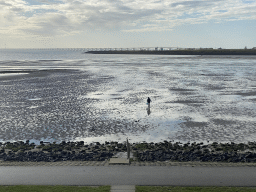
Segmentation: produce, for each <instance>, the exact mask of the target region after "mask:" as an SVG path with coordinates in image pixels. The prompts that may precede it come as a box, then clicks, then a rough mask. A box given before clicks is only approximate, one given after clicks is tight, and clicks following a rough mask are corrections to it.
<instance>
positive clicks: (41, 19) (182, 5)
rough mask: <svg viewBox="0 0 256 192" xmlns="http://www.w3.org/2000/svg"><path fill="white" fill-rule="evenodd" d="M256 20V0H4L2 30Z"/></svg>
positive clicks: (42, 32)
mask: <svg viewBox="0 0 256 192" xmlns="http://www.w3.org/2000/svg"><path fill="white" fill-rule="evenodd" d="M255 19H256V1H246V0H186V1H185V0H171V1H170V0H147V1H145V0H0V21H1V22H0V34H4V35H6V36H17V35H18V36H19V37H21V38H22V37H27V36H33V35H34V36H61V35H72V34H76V33H81V32H85V31H87V30H90V31H91V30H121V31H125V32H144V31H163V30H171V29H173V28H174V27H176V26H179V25H187V24H190V25H191V24H200V23H207V22H216V23H218V22H226V21H235V20H255Z"/></svg>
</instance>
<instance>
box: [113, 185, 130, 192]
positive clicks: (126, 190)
mask: <svg viewBox="0 0 256 192" xmlns="http://www.w3.org/2000/svg"><path fill="white" fill-rule="evenodd" d="M110 192H135V185H112V186H111V188H110Z"/></svg>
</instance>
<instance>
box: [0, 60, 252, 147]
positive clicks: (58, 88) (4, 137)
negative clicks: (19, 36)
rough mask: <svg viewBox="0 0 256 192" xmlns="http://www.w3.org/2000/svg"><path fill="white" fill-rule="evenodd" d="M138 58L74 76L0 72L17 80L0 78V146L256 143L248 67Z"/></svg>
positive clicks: (31, 71) (64, 72) (236, 62)
mask: <svg viewBox="0 0 256 192" xmlns="http://www.w3.org/2000/svg"><path fill="white" fill-rule="evenodd" d="M142 59H143V60H142V61H143V62H144V63H140V64H131V65H127V64H125V62H124V63H122V61H121V62H120V63H117V64H115V65H111V59H110V60H106V61H105V62H103V63H100V64H90V65H86V66H84V67H83V68H82V69H81V70H78V69H74V70H72V69H70V67H69V68H67V69H65V67H63V68H61V69H45V70H36V69H32V68H31V69H29V70H28V69H26V70H23V71H21V70H17V71H13V70H8V71H2V72H1V73H2V74H7V73H10V74H11V73H23V74H22V75H18V76H12V75H10V76H6V75H5V76H2V77H1V76H0V90H1V91H0V98H1V100H0V114H1V118H0V124H1V127H0V140H1V141H18V140H27V139H29V140H31V141H34V142H35V143H36V142H37V143H38V142H39V141H41V140H43V141H51V142H53V141H57V142H60V141H63V140H66V141H80V140H84V141H85V142H88V143H91V142H92V141H99V142H104V141H121V142H122V141H125V139H126V138H127V137H128V138H129V139H130V140H131V142H141V141H147V142H151V141H152V142H159V141H162V140H171V141H181V142H187V141H191V142H192V141H196V142H201V141H202V142H207V141H210V142H213V141H217V142H236V143H239V142H247V141H254V140H255V139H256V130H255V129H254V127H255V124H256V121H255V116H256V108H255V101H256V91H255V88H256V78H255V75H256V74H255V73H256V72H255V71H256V70H254V65H253V64H247V63H246V62H244V61H243V63H239V62H241V61H240V59H239V58H238V59H236V58H231V59H229V60H227V61H225V62H224V63H221V62H223V61H222V59H219V58H213V59H210V60H209V59H208V58H203V59H202V58H200V59H199V58H196V59H195V58H193V60H192V59H191V60H190V61H188V60H186V61H184V62H185V63H177V64H175V59H174V60H173V61H172V62H173V63H171V64H170V63H167V62H168V60H167V59H166V58H164V57H163V58H161V57H160V60H161V63H163V64H161V65H158V64H157V60H156V61H154V62H155V63H153V64H150V65H147V61H146V60H145V58H142ZM158 59H159V58H158ZM204 59H205V60H204ZM165 60H166V64H164V62H165ZM248 60H251V59H248ZM252 61H254V60H252ZM55 62H60V65H61V64H62V65H63V63H64V62H65V61H55ZM186 62H187V63H186ZM197 62H203V64H198V63H197ZM204 62H205V63H204ZM80 63H81V62H80ZM80 63H79V62H78V63H75V64H74V66H77V65H78V64H79V65H80ZM219 63H220V64H219ZM25 64H26V63H25ZM159 66H161V67H159ZM74 68H76V67H74ZM148 96H149V97H150V98H151V99H152V104H151V109H150V114H149V115H148V110H147V105H146V99H147V97H148Z"/></svg>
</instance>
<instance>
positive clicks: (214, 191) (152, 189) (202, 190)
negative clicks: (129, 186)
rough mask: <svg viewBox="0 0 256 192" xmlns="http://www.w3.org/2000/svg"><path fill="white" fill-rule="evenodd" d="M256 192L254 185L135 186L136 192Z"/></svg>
mask: <svg viewBox="0 0 256 192" xmlns="http://www.w3.org/2000/svg"><path fill="white" fill-rule="evenodd" d="M170 191H171V192H192V191H196V192H256V187H169V186H136V192H170Z"/></svg>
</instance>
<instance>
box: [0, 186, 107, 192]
mask: <svg viewBox="0 0 256 192" xmlns="http://www.w3.org/2000/svg"><path fill="white" fill-rule="evenodd" d="M28 191H29V192H110V186H97V187H88V186H63V185H55V186H52V185H14V186H0V192H28Z"/></svg>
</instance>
